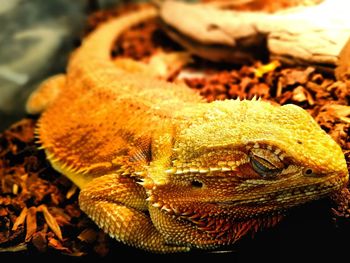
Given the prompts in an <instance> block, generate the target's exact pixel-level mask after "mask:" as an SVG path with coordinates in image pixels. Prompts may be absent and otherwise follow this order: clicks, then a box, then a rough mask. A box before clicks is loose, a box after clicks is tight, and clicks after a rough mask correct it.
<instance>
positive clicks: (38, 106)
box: [26, 74, 66, 114]
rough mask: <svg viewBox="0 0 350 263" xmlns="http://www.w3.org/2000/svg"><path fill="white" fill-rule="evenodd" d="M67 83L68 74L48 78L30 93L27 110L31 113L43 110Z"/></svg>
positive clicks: (38, 112)
mask: <svg viewBox="0 0 350 263" xmlns="http://www.w3.org/2000/svg"><path fill="white" fill-rule="evenodd" d="M65 83H66V75H64V74H58V75H55V76H52V77H50V78H48V79H46V80H45V81H44V82H43V83H41V84H40V85H39V87H38V88H37V89H36V90H34V91H33V92H32V94H30V96H29V98H28V100H27V103H26V111H27V112H28V113H29V114H40V113H41V112H43V111H44V110H45V109H46V108H47V107H48V106H49V105H50V104H51V103H52V102H53V101H54V100H55V99H56V98H57V97H58V95H59V93H60V92H61V90H62V88H63V87H64V85H65Z"/></svg>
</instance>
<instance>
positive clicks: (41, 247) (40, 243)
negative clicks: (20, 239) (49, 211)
mask: <svg viewBox="0 0 350 263" xmlns="http://www.w3.org/2000/svg"><path fill="white" fill-rule="evenodd" d="M32 243H33V245H34V246H35V247H36V249H37V250H38V251H40V252H45V251H46V249H47V239H46V233H44V232H43V231H40V232H36V233H35V234H34V235H33V238H32Z"/></svg>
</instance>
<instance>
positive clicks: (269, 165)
mask: <svg viewBox="0 0 350 263" xmlns="http://www.w3.org/2000/svg"><path fill="white" fill-rule="evenodd" d="M249 159H250V164H251V166H252V168H253V170H254V171H255V172H256V173H258V174H259V175H260V176H262V177H264V178H270V177H273V176H275V175H276V174H278V173H279V172H281V171H282V169H283V168H284V164H283V163H282V161H281V160H280V159H279V158H278V156H277V155H275V154H274V153H272V152H271V151H269V150H267V149H252V150H251V151H250V154H249Z"/></svg>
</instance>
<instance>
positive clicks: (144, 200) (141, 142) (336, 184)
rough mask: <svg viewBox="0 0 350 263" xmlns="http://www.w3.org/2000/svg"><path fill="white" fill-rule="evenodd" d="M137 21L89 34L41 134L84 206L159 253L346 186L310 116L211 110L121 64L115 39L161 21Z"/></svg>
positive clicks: (247, 225) (343, 171)
mask: <svg viewBox="0 0 350 263" xmlns="http://www.w3.org/2000/svg"><path fill="white" fill-rule="evenodd" d="M156 15H157V12H156V11H155V10H154V9H152V8H149V9H145V10H141V11H137V12H134V13H132V14H128V15H125V16H122V17H119V18H116V19H114V20H111V21H110V22H107V23H106V24H104V25H102V26H101V27H99V28H98V29H97V30H95V31H94V32H93V33H91V34H90V35H89V36H88V37H87V38H86V39H85V41H84V42H83V44H82V46H81V47H80V48H78V49H77V50H76V51H75V52H74V54H73V56H72V57H71V59H70V62H69V65H68V68H67V74H66V75H59V76H58V77H54V78H53V79H50V80H49V81H48V82H46V83H45V84H43V87H42V88H41V90H39V91H38V92H37V93H35V94H33V96H32V97H31V98H30V100H29V101H28V104H27V108H28V110H29V111H31V110H32V111H35V109H38V108H40V107H37V106H38V105H36V103H38V101H42V95H43V94H44V93H45V91H46V93H47V90H49V89H50V88H51V87H54V88H55V89H57V88H58V87H59V89H60V91H59V92H58V93H57V94H58V95H57V98H55V99H54V100H53V101H52V102H50V103H49V104H45V109H44V111H43V113H42V115H41V116H40V119H39V123H38V129H37V134H38V138H39V142H40V143H41V145H42V148H43V149H45V152H46V154H47V157H48V159H49V160H50V162H51V164H52V165H53V167H54V168H55V169H57V170H58V171H60V172H61V173H62V174H64V175H65V176H67V177H68V178H70V179H71V180H72V181H73V182H74V183H75V184H77V186H78V187H79V188H80V189H81V191H80V194H79V204H80V207H81V209H82V210H83V211H84V212H85V213H86V214H87V215H88V216H89V217H91V218H92V220H93V221H94V222H95V223H96V224H97V225H98V226H99V227H101V228H103V229H104V231H106V232H107V233H109V234H110V235H111V236H112V237H115V238H116V239H117V240H119V241H121V242H123V243H125V244H128V245H131V246H134V247H138V248H141V249H145V250H149V251H152V252H160V253H169V252H181V251H188V250H190V249H191V248H200V249H214V248H217V247H219V246H221V245H229V244H232V243H233V242H235V241H236V240H238V239H239V238H240V237H241V236H243V235H244V234H246V233H247V232H249V231H256V230H257V229H258V228H260V227H267V226H271V225H274V224H275V223H277V222H278V221H279V220H280V218H281V216H282V215H283V212H284V211H285V210H287V209H288V208H290V207H294V206H297V205H299V204H302V203H305V202H308V201H311V200H315V199H318V198H320V197H323V196H325V195H327V194H329V193H332V192H334V191H337V190H339V189H341V188H342V187H344V186H345V185H346V183H347V181H348V171H347V167H346V163H345V159H344V156H343V153H342V151H341V148H340V147H339V146H338V145H337V144H336V143H335V142H334V141H333V140H332V139H331V137H330V136H328V135H327V134H326V133H325V132H324V131H323V130H322V129H321V128H320V127H319V126H318V125H317V123H316V122H315V121H314V120H313V119H312V117H311V116H310V115H309V114H308V113H307V112H306V111H304V110H303V109H301V108H300V107H298V106H295V105H285V106H274V105H271V104H269V103H267V102H263V101H260V100H256V99H254V100H251V101H248V100H242V101H241V100H226V101H215V102H212V103H205V102H204V100H203V99H202V98H201V97H200V96H199V95H198V94H197V93H195V92H194V91H192V90H190V89H189V88H187V87H186V86H185V85H184V84H174V83H168V82H166V81H163V80H159V79H154V78H150V77H147V76H145V75H144V74H138V73H128V72H126V71H125V70H123V69H120V68H117V67H116V66H115V65H114V64H113V62H112V60H111V55H110V50H111V47H112V44H113V42H114V41H115V38H116V37H117V36H118V35H120V34H121V33H122V32H123V31H124V30H125V29H127V28H128V27H130V26H132V25H135V24H137V23H139V22H142V21H144V20H146V19H149V18H151V17H154V16H156Z"/></svg>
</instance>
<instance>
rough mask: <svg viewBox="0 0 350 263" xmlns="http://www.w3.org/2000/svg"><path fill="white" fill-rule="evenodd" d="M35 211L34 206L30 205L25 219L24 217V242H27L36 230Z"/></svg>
mask: <svg viewBox="0 0 350 263" xmlns="http://www.w3.org/2000/svg"><path fill="white" fill-rule="evenodd" d="M36 212H37V209H36V207H33V206H32V207H30V208H29V209H28V210H27V219H26V222H27V224H26V228H27V233H26V237H25V242H29V241H30V239H31V238H32V236H33V235H34V233H35V232H36V231H37V222H36Z"/></svg>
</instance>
